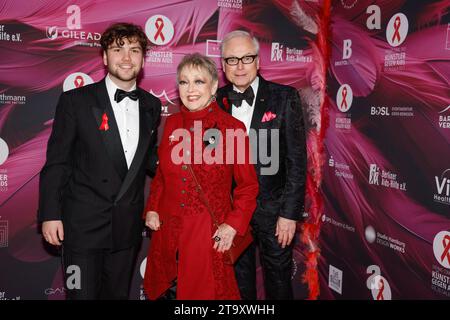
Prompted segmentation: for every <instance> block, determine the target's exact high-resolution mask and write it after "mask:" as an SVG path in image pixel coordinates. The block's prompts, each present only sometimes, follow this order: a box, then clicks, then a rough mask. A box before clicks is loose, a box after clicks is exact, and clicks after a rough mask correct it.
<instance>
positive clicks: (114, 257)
mask: <svg viewBox="0 0 450 320" xmlns="http://www.w3.org/2000/svg"><path fill="white" fill-rule="evenodd" d="M137 252H138V247H136V246H135V247H131V248H128V249H124V250H120V251H111V250H110V249H79V248H73V247H68V246H67V245H66V246H63V269H64V278H65V287H66V298H67V299H68V300H126V299H128V298H129V290H130V283H131V279H132V273H133V269H134V266H135V263H136V257H137Z"/></svg>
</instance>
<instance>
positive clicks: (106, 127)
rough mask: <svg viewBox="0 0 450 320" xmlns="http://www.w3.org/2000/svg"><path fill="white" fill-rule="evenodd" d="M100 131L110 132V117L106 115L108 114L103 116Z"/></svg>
mask: <svg viewBox="0 0 450 320" xmlns="http://www.w3.org/2000/svg"><path fill="white" fill-rule="evenodd" d="M99 129H100V130H102V131H106V130H109V125H108V116H107V115H106V113H104V114H103V116H102V124H101V125H100V128H99Z"/></svg>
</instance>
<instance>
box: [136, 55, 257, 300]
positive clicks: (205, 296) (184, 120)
mask: <svg viewBox="0 0 450 320" xmlns="http://www.w3.org/2000/svg"><path fill="white" fill-rule="evenodd" d="M177 80H178V88H179V94H180V98H181V101H182V103H183V105H182V106H181V112H179V113H176V114H174V115H172V116H170V117H168V118H167V121H166V124H165V127H164V133H163V136H162V140H161V143H160V146H159V149H158V155H159V167H158V169H157V173H156V176H155V178H154V180H153V181H152V184H151V188H150V190H151V192H150V196H149V199H148V202H147V206H146V210H145V212H146V213H145V219H146V225H147V226H148V227H149V228H150V229H152V230H154V231H153V234H152V239H151V243H150V248H149V252H148V257H147V267H146V272H145V277H144V289H145V292H146V294H147V296H148V297H149V298H150V299H157V298H158V297H160V296H161V295H162V294H164V293H165V291H166V290H167V289H169V287H170V286H171V285H172V283H173V281H174V280H175V279H176V281H177V289H176V298H177V299H196V300H197V299H198V300H200V299H201V300H209V299H240V296H239V290H238V287H237V283H236V279H235V276H234V270H233V266H232V265H228V264H225V263H224V259H223V255H224V253H225V251H226V250H228V249H229V248H230V247H231V245H232V242H233V239H234V237H235V235H236V234H240V235H243V234H244V233H245V231H246V230H247V228H248V224H249V222H250V219H251V217H252V214H253V211H254V210H255V208H256V197H257V194H258V180H257V177H256V173H255V169H254V166H253V164H251V163H250V146H249V139H248V137H247V135H246V133H245V132H246V130H245V126H244V124H242V123H241V122H240V121H238V120H236V119H235V118H233V117H232V116H231V115H230V114H228V113H226V112H225V111H222V110H221V109H220V108H219V107H218V105H217V104H216V103H215V99H214V97H215V93H216V90H217V86H218V75H217V69H216V65H215V63H214V61H212V60H211V59H209V58H207V57H205V56H202V55H200V54H198V53H196V54H192V55H187V56H185V57H184V59H183V60H182V61H181V62H180V64H179V66H178V69H177ZM189 166H191V167H189ZM191 169H192V171H193V173H194V175H195V177H196V179H197V180H198V184H200V186H201V190H199V188H198V187H197V183H196V182H195V179H194V176H193V175H192V173H191ZM232 183H233V186H234V188H233V191H232ZM205 199H206V200H205ZM208 207H209V209H208ZM209 211H212V212H213V213H214V215H215V217H216V219H217V220H218V227H217V226H215V225H214V223H213V219H212V218H211V215H210V212H209Z"/></svg>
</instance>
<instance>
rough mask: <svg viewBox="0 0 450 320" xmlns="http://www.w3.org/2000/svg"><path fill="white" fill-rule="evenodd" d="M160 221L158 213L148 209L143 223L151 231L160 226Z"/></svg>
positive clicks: (156, 229)
mask: <svg viewBox="0 0 450 320" xmlns="http://www.w3.org/2000/svg"><path fill="white" fill-rule="evenodd" d="M161 224H162V223H161V221H159V214H158V213H157V212H156V211H149V212H147V214H146V216H145V225H146V226H147V227H149V228H150V229H151V230H153V231H158V230H159V229H160V228H161Z"/></svg>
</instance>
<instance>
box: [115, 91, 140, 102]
mask: <svg viewBox="0 0 450 320" xmlns="http://www.w3.org/2000/svg"><path fill="white" fill-rule="evenodd" d="M125 97H128V98H130V99H131V100H134V101H136V100H137V99H139V91H138V90H137V89H136V90H133V91H124V90H122V89H117V90H116V93H115V94H114V100H116V101H117V103H119V102H120V101H122V100H123V99H124V98H125Z"/></svg>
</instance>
